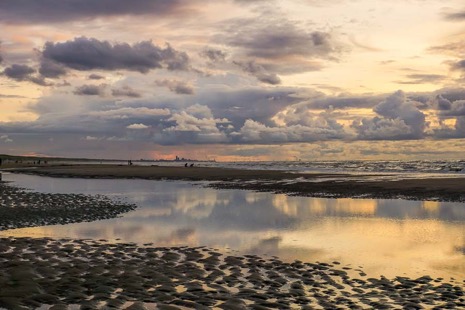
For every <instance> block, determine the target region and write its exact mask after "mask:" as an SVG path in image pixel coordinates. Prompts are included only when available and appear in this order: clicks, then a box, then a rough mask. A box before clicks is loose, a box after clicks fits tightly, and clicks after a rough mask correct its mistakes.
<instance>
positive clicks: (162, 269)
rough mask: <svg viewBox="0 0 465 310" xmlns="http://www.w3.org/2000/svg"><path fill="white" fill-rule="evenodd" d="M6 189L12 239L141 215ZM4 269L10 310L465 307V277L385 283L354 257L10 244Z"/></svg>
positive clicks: (2, 257)
mask: <svg viewBox="0 0 465 310" xmlns="http://www.w3.org/2000/svg"><path fill="white" fill-rule="evenodd" d="M12 172H15V173H17V172H20V173H26V174H33V175H39V176H48V177H54V178H56V180H60V178H62V179H63V180H65V179H68V178H74V179H92V180H93V181H94V180H95V181H98V179H105V180H111V179H115V180H116V179H128V180H127V182H128V183H125V184H129V182H135V181H136V179H137V180H139V179H141V180H158V181H159V180H183V181H189V182H191V183H192V182H194V183H196V184H197V185H194V187H193V192H195V187H196V186H205V185H206V186H209V187H212V188H218V189H236V190H237V189H241V190H247V191H251V192H253V191H257V192H270V193H281V194H283V193H284V194H288V195H292V196H296V195H297V196H313V197H331V198H340V197H352V198H354V197H355V198H365V199H368V198H373V197H376V198H386V197H388V198H404V199H413V200H427V199H431V200H443V201H463V197H464V193H465V192H464V190H463V189H462V188H461V186H460V184H463V183H461V182H462V181H463V180H462V179H460V178H443V179H437V178H431V179H404V180H387V181H386V180H384V181H382V180H376V179H375V180H374V179H373V178H374V176H373V175H357V176H354V175H349V174H343V175H341V174H338V175H336V174H302V173H290V172H284V171H271V170H234V169H222V168H202V167H192V168H185V167H156V166H153V167H137V166H118V165H115V166H106V165H92V166H87V165H83V166H79V165H77V166H74V165H73V166H48V167H34V168H30V169H29V168H28V169H23V168H20V169H18V170H17V171H12ZM92 184H93V183H92ZM175 184H176V183H175ZM124 186H126V185H124ZM0 190H1V195H0V202H1V203H0V214H2V216H1V217H0V218H1V220H0V231H5V230H6V231H11V232H12V234H13V233H14V231H15V230H16V229H19V228H23V227H41V226H44V225H57V224H59V225H65V226H66V225H70V223H79V222H92V221H99V220H106V219H111V218H117V217H120V216H124V215H125V214H127V213H128V212H133V210H135V209H137V207H138V206H137V204H134V203H130V202H124V201H116V200H114V199H109V198H108V197H106V196H105V195H84V194H71V193H67V194H58V193H42V192H34V191H30V190H25V189H22V188H18V187H14V186H11V184H10V183H3V184H0ZM281 196H282V195H281ZM281 196H279V195H277V197H281ZM192 199H194V197H192ZM269 207H271V206H269ZM225 228H226V227H225ZM0 270H2V272H1V273H0V283H2V284H1V287H2V290H1V291H0V308H5V309H30V308H39V307H42V308H43V307H45V309H73V307H81V308H82V309H94V308H110V309H111V308H115V309H212V308H213V309H367V308H370V309H371V308H373V309H422V308H435V309H443V308H451V309H453V308H463V307H465V298H464V288H465V285H464V279H462V278H453V277H449V278H446V277H434V276H430V275H428V273H425V274H424V275H421V276H418V277H409V276H405V275H401V274H399V275H398V276H393V277H391V276H389V277H385V276H382V275H381V276H373V275H371V274H370V273H369V272H367V271H366V270H365V269H364V267H363V266H359V265H354V264H346V263H345V262H344V261H343V260H329V261H304V260H298V259H295V260H292V261H284V260H282V259H281V258H280V257H278V256H271V257H270V256H267V257H266V256H261V255H256V254H251V253H249V254H234V253H230V252H225V251H224V250H222V249H219V248H215V247H208V246H204V245H199V246H159V245H157V243H156V242H155V243H152V242H150V243H144V244H137V243H131V242H124V241H121V240H106V239H69V238H58V239H56V238H48V237H38V238H31V237H18V236H10V237H5V236H2V237H0Z"/></svg>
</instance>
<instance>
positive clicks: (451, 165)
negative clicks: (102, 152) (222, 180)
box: [70, 160, 465, 176]
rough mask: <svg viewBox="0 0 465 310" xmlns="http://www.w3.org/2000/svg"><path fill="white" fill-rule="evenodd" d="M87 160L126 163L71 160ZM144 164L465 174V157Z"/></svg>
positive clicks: (155, 162) (300, 170) (323, 171)
mask: <svg viewBox="0 0 465 310" xmlns="http://www.w3.org/2000/svg"><path fill="white" fill-rule="evenodd" d="M70 163H73V164H74V163H80V164H82V163H88V164H118V165H127V163H128V162H127V161H88V162H70ZM132 163H133V164H134V165H142V166H152V165H157V166H184V164H185V163H189V164H191V163H193V164H194V165H195V166H200V167H221V168H233V169H250V170H254V169H255V170H284V171H291V172H299V173H307V172H308V173H341V174H345V173H350V174H379V173H383V174H390V173H391V174H413V175H418V176H419V175H423V174H426V175H449V176H451V175H457V174H465V160H410V161H405V160H347V161H235V162H216V161H215V162H213V161H189V160H187V161H137V160H132Z"/></svg>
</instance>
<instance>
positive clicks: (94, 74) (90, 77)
mask: <svg viewBox="0 0 465 310" xmlns="http://www.w3.org/2000/svg"><path fill="white" fill-rule="evenodd" d="M87 78H88V79H89V80H103V79H105V77H104V76H102V75H100V74H96V73H92V74H90V75H89V76H88V77H87Z"/></svg>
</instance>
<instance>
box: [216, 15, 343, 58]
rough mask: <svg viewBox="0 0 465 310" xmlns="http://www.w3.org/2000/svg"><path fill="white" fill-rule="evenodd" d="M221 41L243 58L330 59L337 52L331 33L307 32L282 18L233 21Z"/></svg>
mask: <svg viewBox="0 0 465 310" xmlns="http://www.w3.org/2000/svg"><path fill="white" fill-rule="evenodd" d="M224 42H225V43H227V44H228V45H230V46H232V47H240V48H242V49H244V52H245V55H246V56H249V57H254V58H263V59H285V58H293V57H316V58H333V57H334V56H335V54H336V53H337V51H338V48H337V47H336V44H335V43H334V40H333V38H332V37H331V34H329V33H327V32H322V31H310V32H309V31H307V30H305V29H303V28H299V27H298V26H296V24H294V23H292V22H290V21H288V20H283V19H281V20H276V19H270V18H265V19H263V20H261V19H238V20H233V21H232V22H231V24H230V25H229V27H227V28H226V33H225V34H224Z"/></svg>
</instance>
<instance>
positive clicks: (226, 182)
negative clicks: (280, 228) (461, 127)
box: [4, 165, 465, 202]
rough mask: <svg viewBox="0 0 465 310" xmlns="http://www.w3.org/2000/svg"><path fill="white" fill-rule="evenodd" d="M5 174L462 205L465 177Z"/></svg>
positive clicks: (205, 171) (116, 171)
mask: <svg viewBox="0 0 465 310" xmlns="http://www.w3.org/2000/svg"><path fill="white" fill-rule="evenodd" d="M4 171H9V172H12V173H26V174H33V175H39V176H48V177H58V178H60V177H61V178H93V179H146V180H184V181H193V182H197V181H207V182H212V183H211V184H208V185H207V186H209V187H212V188H218V189H242V190H252V191H261V192H272V193H279V194H287V195H294V196H308V197H318V198H362V199H363V198H364V199H407V200H421V201H448V202H465V187H464V186H463V184H465V183H464V182H465V177H450V178H446V177H445V178H438V177H435V178H418V179H399V180H396V179H394V180H393V179H387V180H379V179H378V180H377V179H373V178H374V177H376V176H378V177H382V176H384V175H383V174H378V175H368V174H366V175H359V174H357V175H354V174H330V173H328V174H322V173H315V174H306V173H293V172H286V171H280V170H244V169H229V168H207V167H192V168H185V167H166V166H121V165H67V166H64V165H63V166H40V167H32V168H10V169H8V170H4Z"/></svg>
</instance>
